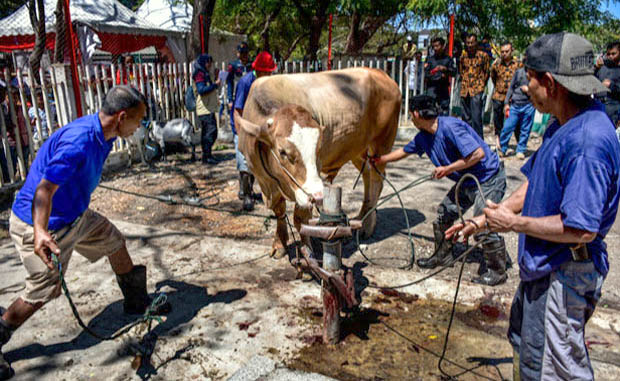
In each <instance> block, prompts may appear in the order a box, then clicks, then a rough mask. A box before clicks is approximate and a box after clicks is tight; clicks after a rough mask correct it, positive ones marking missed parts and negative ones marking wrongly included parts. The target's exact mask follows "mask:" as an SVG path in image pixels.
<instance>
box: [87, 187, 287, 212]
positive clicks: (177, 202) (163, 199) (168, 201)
mask: <svg viewBox="0 0 620 381" xmlns="http://www.w3.org/2000/svg"><path fill="white" fill-rule="evenodd" d="M99 187H100V188H103V189H108V190H111V191H114V192H119V193H125V194H130V195H132V196H136V197H142V198H148V199H152V200H157V201H160V202H165V203H166V204H168V205H186V206H191V207H193V208H201V209H207V210H213V211H216V212H222V213H228V214H232V215H235V216H239V215H244V216H251V217H259V218H265V219H275V218H276V217H275V216H267V215H264V214H258V213H246V212H241V211H238V210H233V209H223V208H216V207H213V206H208V205H205V204H203V203H202V201H204V200H205V199H207V198H209V197H206V198H205V197H203V198H201V199H198V200H195V199H187V200H176V199H174V198H172V197H171V196H170V195H167V196H153V195H148V194H144V193H138V192H131V191H128V190H124V189H119V188H114V187H111V186H107V185H103V184H99ZM218 203H219V201H218Z"/></svg>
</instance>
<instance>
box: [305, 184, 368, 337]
mask: <svg viewBox="0 0 620 381" xmlns="http://www.w3.org/2000/svg"><path fill="white" fill-rule="evenodd" d="M323 194H324V199H323V210H322V211H321V212H320V218H318V219H316V218H314V219H311V220H310V221H308V224H301V231H300V233H301V235H302V236H306V237H315V238H319V239H320V240H321V242H322V244H323V268H321V267H319V262H318V261H317V260H316V259H315V257H314V255H312V250H311V249H310V248H309V247H308V246H303V247H302V248H301V252H302V254H303V255H304V257H303V258H296V259H294V260H293V265H294V266H299V267H300V268H302V269H303V270H304V271H308V272H311V273H313V274H314V275H315V276H316V277H317V278H319V279H321V295H322V297H323V342H324V343H326V344H336V343H337V342H338V341H339V340H340V310H341V308H343V307H347V308H353V307H355V306H358V305H359V304H360V301H359V300H357V298H356V297H355V282H354V279H353V273H352V272H351V271H350V270H349V269H347V268H346V267H345V266H342V239H343V238H345V237H352V235H353V234H352V230H354V229H360V228H361V227H362V221H359V220H349V219H347V216H346V215H345V214H344V213H342V209H341V207H340V203H341V199H342V189H341V188H340V187H330V186H328V187H325V188H323Z"/></svg>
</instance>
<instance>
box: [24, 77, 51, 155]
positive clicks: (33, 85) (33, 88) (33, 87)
mask: <svg viewBox="0 0 620 381" xmlns="http://www.w3.org/2000/svg"><path fill="white" fill-rule="evenodd" d="M28 78H29V79H30V103H31V104H32V107H33V108H34V121H35V128H36V129H37V134H38V135H39V141H38V142H37V143H39V145H40V144H43V134H42V130H43V121H42V120H41V115H39V103H38V102H37V86H38V85H37V82H36V81H35V79H34V73H33V72H32V67H30V66H29V67H28ZM39 91H43V90H41V89H39ZM41 106H43V105H41ZM28 117H30V114H28ZM46 132H47V131H46ZM33 138H34V137H33ZM33 140H34V139H33ZM32 147H33V148H36V149H37V150H38V149H39V147H35V146H32ZM33 152H34V151H33Z"/></svg>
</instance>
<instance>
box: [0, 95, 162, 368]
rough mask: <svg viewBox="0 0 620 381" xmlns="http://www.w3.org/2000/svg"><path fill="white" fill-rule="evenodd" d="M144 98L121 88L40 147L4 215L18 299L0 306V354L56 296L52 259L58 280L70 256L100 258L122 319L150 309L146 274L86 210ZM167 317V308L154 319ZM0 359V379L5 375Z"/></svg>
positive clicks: (139, 115)
mask: <svg viewBox="0 0 620 381" xmlns="http://www.w3.org/2000/svg"><path fill="white" fill-rule="evenodd" d="M145 113H146V99H145V98H144V96H143V95H142V94H140V93H139V92H138V91H137V90H135V89H134V88H132V87H129V86H116V87H114V88H112V89H111V90H110V91H109V92H108V94H106V97H105V100H104V102H103V106H102V109H101V111H99V112H98V113H96V114H93V115H88V116H85V117H82V118H79V119H77V120H74V121H73V122H71V123H69V124H68V125H66V126H64V127H63V128H61V129H59V130H58V131H56V132H55V133H54V134H53V135H52V136H51V137H50V138H49V139H48V140H47V141H46V142H45V143H44V144H43V145H42V146H41V149H40V150H39V152H38V153H37V156H36V158H35V160H34V161H33V163H32V166H31V168H30V172H29V173H28V177H27V178H26V182H25V183H24V186H23V187H22V188H21V190H20V191H19V193H18V194H17V197H16V198H15V203H14V204H13V208H12V211H11V217H10V221H9V223H10V227H9V233H10V235H11V239H12V241H13V243H14V244H15V248H16V249H17V251H18V253H19V255H20V258H21V260H22V263H23V265H24V267H25V269H26V273H27V276H26V279H25V283H26V287H25V289H24V291H23V294H22V295H21V296H20V297H19V298H18V299H17V300H15V301H14V302H13V303H12V304H11V305H10V306H9V308H8V309H6V310H5V309H4V308H1V307H0V315H1V317H0V348H1V347H2V345H4V344H6V343H7V342H8V341H9V339H10V337H11V335H12V334H13V332H14V331H15V330H16V329H17V328H19V327H20V326H21V325H22V324H23V323H24V322H25V321H26V320H28V318H30V316H32V315H33V314H34V313H35V312H36V311H37V310H39V309H40V308H41V307H43V305H45V304H46V303H47V302H49V301H51V300H52V299H54V298H56V297H58V296H59V295H60V293H61V289H60V282H59V273H58V269H57V268H56V266H54V264H53V263H52V258H51V253H54V254H55V255H57V257H58V260H59V262H60V263H61V264H62V271H63V274H64V272H65V271H66V269H67V266H68V265H69V260H70V259H71V255H72V253H73V250H74V249H75V250H76V251H77V252H78V253H79V254H81V255H82V256H84V257H85V258H86V259H88V260H89V261H91V262H96V261H98V260H99V259H101V258H103V257H107V258H108V260H109V262H110V265H111V267H112V270H113V271H114V273H115V274H116V279H117V281H118V284H119V286H120V288H121V291H122V292H123V296H124V297H125V300H124V303H123V307H124V311H125V313H128V314H142V313H144V312H145V310H146V308H147V307H148V306H149V305H150V304H151V300H150V298H149V296H148V294H147V292H146V267H144V266H140V265H137V266H134V264H133V262H132V260H131V258H130V257H129V254H128V253H127V247H126V246H125V239H124V237H123V235H122V234H121V233H120V232H119V231H118V229H117V228H116V227H115V226H114V225H113V224H112V223H111V222H110V221H109V220H108V219H107V218H105V217H104V216H102V215H100V214H99V213H97V212H95V211H93V210H91V209H89V208H88V204H89V203H90V196H91V194H92V192H93V191H94V190H95V188H96V187H97V185H99V180H100V178H101V172H102V170H103V164H104V162H105V160H106V158H107V157H108V154H109V153H110V151H111V150H112V146H113V144H114V141H115V140H116V137H119V136H120V137H123V138H127V137H129V136H130V135H131V134H133V133H134V131H135V130H136V129H137V128H138V127H139V126H140V121H141V120H142V119H143V118H144V115H145ZM169 310H170V305H169V304H168V303H166V304H164V305H162V306H160V308H158V310H157V311H155V312H156V313H165V312H168V311H169ZM12 373H13V371H12V369H11V367H10V366H9V364H8V362H6V361H5V359H4V357H3V356H2V352H0V380H5V379H8V378H10V377H11V376H12Z"/></svg>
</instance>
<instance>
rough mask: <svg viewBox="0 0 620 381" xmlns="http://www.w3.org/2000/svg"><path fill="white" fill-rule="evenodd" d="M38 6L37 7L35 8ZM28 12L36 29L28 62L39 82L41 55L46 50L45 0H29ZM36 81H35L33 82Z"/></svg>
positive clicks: (33, 27)
mask: <svg viewBox="0 0 620 381" xmlns="http://www.w3.org/2000/svg"><path fill="white" fill-rule="evenodd" d="M35 6H36V8H35ZM28 14H29V16H30V23H31V24H32V29H33V30H34V36H35V37H34V48H33V49H32V53H31V54H30V57H29V58H28V63H29V64H30V67H31V68H32V72H33V73H34V74H35V75H34V79H35V80H36V82H39V76H38V75H36V74H37V73H39V67H41V57H42V56H43V53H44V52H45V40H46V38H45V37H46V36H45V7H44V4H43V0H36V4H35V0H29V1H28ZM33 83H34V82H33Z"/></svg>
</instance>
